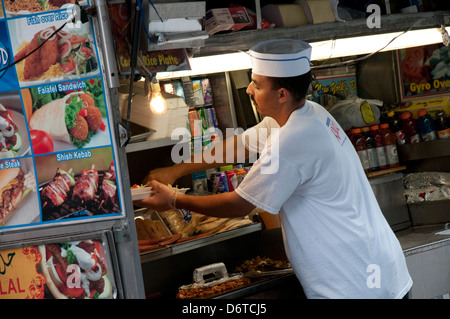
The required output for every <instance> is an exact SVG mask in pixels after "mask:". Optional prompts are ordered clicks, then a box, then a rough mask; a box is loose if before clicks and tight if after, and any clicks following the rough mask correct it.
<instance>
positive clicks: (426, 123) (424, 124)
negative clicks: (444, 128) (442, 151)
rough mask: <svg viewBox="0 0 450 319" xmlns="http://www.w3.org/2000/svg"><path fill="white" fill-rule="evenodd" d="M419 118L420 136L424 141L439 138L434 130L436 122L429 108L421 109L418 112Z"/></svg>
mask: <svg viewBox="0 0 450 319" xmlns="http://www.w3.org/2000/svg"><path fill="white" fill-rule="evenodd" d="M417 116H418V117H419V119H418V120H417V126H418V127H419V132H420V136H421V137H422V141H424V142H428V141H434V140H435V139H437V137H436V132H435V131H434V122H433V119H432V118H431V116H430V114H428V112H427V110H425V109H420V110H419V111H418V112H417Z"/></svg>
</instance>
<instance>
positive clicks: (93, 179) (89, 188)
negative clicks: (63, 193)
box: [72, 168, 98, 204]
mask: <svg viewBox="0 0 450 319" xmlns="http://www.w3.org/2000/svg"><path fill="white" fill-rule="evenodd" d="M97 187H98V171H97V170H96V169H95V168H91V169H87V170H82V171H81V176H80V177H78V179H77V181H76V182H75V185H74V187H73V191H72V200H73V201H79V202H80V203H82V204H84V203H86V202H91V201H93V200H94V198H95V194H96V193H97Z"/></svg>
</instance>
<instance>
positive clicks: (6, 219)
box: [0, 157, 40, 227]
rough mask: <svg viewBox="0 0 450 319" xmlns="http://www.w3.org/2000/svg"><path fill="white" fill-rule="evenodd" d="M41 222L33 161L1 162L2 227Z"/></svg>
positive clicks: (27, 158) (0, 205)
mask: <svg viewBox="0 0 450 319" xmlns="http://www.w3.org/2000/svg"><path fill="white" fill-rule="evenodd" d="M39 221H40V210H39V200H38V195H37V186H36V178H35V174H34V166H33V159H32V158H31V157H24V158H18V159H9V160H3V161H0V227H7V226H15V225H27V224H32V223H38V222H39Z"/></svg>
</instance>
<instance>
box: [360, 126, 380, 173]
mask: <svg viewBox="0 0 450 319" xmlns="http://www.w3.org/2000/svg"><path fill="white" fill-rule="evenodd" d="M361 134H362V136H364V138H365V140H366V146H367V155H368V157H369V172H374V171H376V170H378V158H377V150H376V148H375V144H374V142H373V137H372V135H370V129H369V127H368V126H364V127H361Z"/></svg>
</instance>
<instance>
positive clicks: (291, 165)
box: [135, 40, 412, 299]
mask: <svg viewBox="0 0 450 319" xmlns="http://www.w3.org/2000/svg"><path fill="white" fill-rule="evenodd" d="M249 54H250V56H251V60H252V67H253V69H252V77H251V79H252V81H251V83H250V84H249V86H248V88H247V93H248V94H249V95H250V97H251V99H252V101H253V103H254V105H255V106H256V109H257V111H258V112H259V113H260V114H261V115H262V116H264V120H263V121H261V122H260V123H259V124H258V125H256V126H255V127H253V128H251V129H249V130H248V131H246V132H244V134H243V135H242V136H243V137H248V136H250V135H249V134H252V132H253V133H255V130H260V131H262V130H261V129H263V128H266V129H267V131H268V132H269V133H270V137H268V138H267V139H266V142H265V143H264V148H262V149H261V148H258V147H257V146H258V145H253V146H256V148H257V150H258V152H259V154H260V156H259V158H258V160H257V161H256V162H255V163H254V164H253V166H252V168H251V170H250V171H249V173H248V174H247V176H246V177H245V179H244V180H243V182H242V183H241V184H240V185H239V186H238V188H237V189H236V190H235V191H232V192H228V193H222V194H214V195H209V196H191V195H186V194H177V193H176V192H175V191H174V190H173V189H172V188H171V187H168V186H167V184H165V183H167V182H172V183H173V182H174V181H175V179H177V178H178V177H180V176H181V174H187V173H190V172H192V171H195V170H202V169H205V168H208V167H211V166H213V165H214V164H207V163H181V164H175V166H173V167H169V168H159V169H157V170H153V171H151V172H150V173H149V175H148V176H147V179H148V180H152V181H151V182H150V186H152V187H153V188H154V190H155V191H156V194H155V195H154V196H152V197H149V198H146V199H144V200H142V201H138V202H135V204H136V205H138V206H144V207H149V208H152V209H155V210H158V211H163V210H168V209H171V208H184V209H189V210H192V211H195V212H198V213H202V214H205V215H209V216H214V217H239V216H245V215H246V214H248V213H249V212H250V211H252V210H253V209H254V208H255V207H259V208H261V209H263V210H265V211H267V212H269V213H271V214H279V216H280V220H281V224H282V233H283V239H284V243H285V249H286V254H287V256H288V258H289V261H290V263H291V265H292V267H293V269H294V271H295V274H296V276H297V277H298V279H299V281H300V283H301V285H302V287H303V289H304V292H305V294H306V296H307V297H308V298H364V299H366V298H367V299H368V298H383V299H400V298H403V297H405V296H406V295H407V293H408V291H409V290H410V289H411V286H412V280H411V277H410V275H409V272H408V269H407V266H406V262H405V257H404V255H403V252H402V249H401V247H400V244H399V242H398V240H397V238H396V236H395V235H394V233H393V231H392V230H391V228H390V226H389V224H388V223H387V221H386V220H385V218H384V216H383V214H382V212H381V209H380V207H379V205H378V203H377V200H376V198H375V195H374V193H373V191H372V188H371V186H370V183H369V181H368V180H367V177H366V175H365V173H364V170H363V168H362V165H361V162H360V160H359V157H358V155H357V153H356V151H355V149H354V147H353V146H352V144H351V142H350V140H349V139H348V137H347V136H346V134H345V132H344V131H343V130H342V128H341V127H340V126H339V124H338V123H337V122H336V121H335V119H334V118H333V117H332V116H331V115H330V114H329V113H328V112H327V111H326V110H325V109H324V108H323V107H322V106H321V105H319V104H316V103H314V102H311V101H308V100H306V99H305V96H306V92H307V89H308V87H309V85H310V82H311V69H310V56H311V46H310V45H309V44H307V43H305V42H303V41H298V40H270V41H264V42H262V43H259V44H257V45H256V46H254V47H253V48H252V49H251V50H250V52H249ZM239 138H240V137H234V141H237V140H239ZM247 140H251V139H247ZM226 143H227V141H225V142H224V144H226ZM242 144H244V145H247V144H246V142H245V138H244V140H243V142H242ZM247 148H248V150H251V149H252V147H251V145H247ZM223 149H224V150H226V147H224V148H223ZM248 154H249V153H247V155H248ZM224 158H225V156H224ZM216 165H217V164H216ZM220 165H223V163H221V164H220ZM217 166H219V165H217ZM158 180H159V181H160V182H158Z"/></svg>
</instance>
